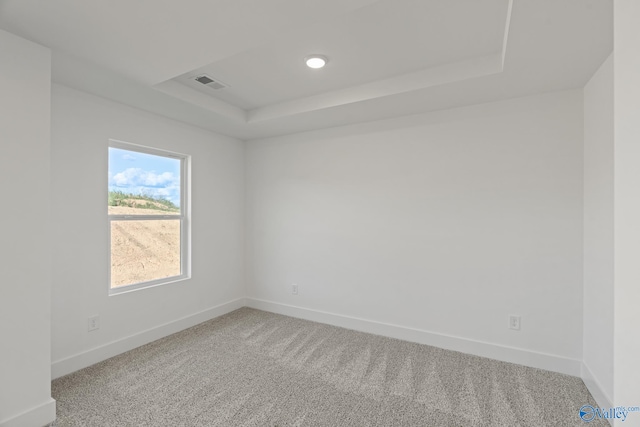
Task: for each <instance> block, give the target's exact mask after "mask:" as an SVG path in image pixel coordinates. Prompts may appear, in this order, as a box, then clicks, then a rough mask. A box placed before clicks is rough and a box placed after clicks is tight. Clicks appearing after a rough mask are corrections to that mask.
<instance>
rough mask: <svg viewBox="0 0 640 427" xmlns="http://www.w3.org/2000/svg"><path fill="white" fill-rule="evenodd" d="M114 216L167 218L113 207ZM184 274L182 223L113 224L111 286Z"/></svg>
mask: <svg viewBox="0 0 640 427" xmlns="http://www.w3.org/2000/svg"><path fill="white" fill-rule="evenodd" d="M109 214H110V215H154V214H157V215H167V212H166V211H160V210H152V209H139V208H130V207H123V206H109ZM178 275H180V220H178V219H169V220H148V221H144V220H140V221H111V287H117V286H123V285H131V284H134V283H140V282H147V281H150V280H155V279H162V278H165V277H172V276H178Z"/></svg>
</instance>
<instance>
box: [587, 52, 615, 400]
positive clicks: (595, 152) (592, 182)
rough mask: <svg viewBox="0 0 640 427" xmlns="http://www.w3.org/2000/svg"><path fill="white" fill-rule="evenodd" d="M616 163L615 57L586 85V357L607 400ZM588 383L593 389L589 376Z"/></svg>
mask: <svg viewBox="0 0 640 427" xmlns="http://www.w3.org/2000/svg"><path fill="white" fill-rule="evenodd" d="M613 166H614V165H613V55H612V56H610V57H609V58H608V59H607V60H606V61H605V62H604V63H603V64H602V66H601V67H600V69H599V70H598V71H597V72H596V74H595V75H594V76H593V77H592V78H591V80H590V81H589V83H588V84H587V85H586V86H585V88H584V325H583V329H584V334H583V361H584V364H585V366H586V367H587V369H588V370H589V371H590V374H591V376H592V377H593V381H595V383H596V386H597V387H598V388H599V389H600V390H601V393H603V394H604V395H605V400H606V402H607V403H608V404H610V403H611V402H612V399H613ZM585 383H587V385H589V386H590V388H592V385H591V384H589V378H587V379H586V380H585ZM592 394H594V396H595V395H596V394H598V391H597V390H592ZM599 403H601V402H599ZM601 405H603V406H605V403H601Z"/></svg>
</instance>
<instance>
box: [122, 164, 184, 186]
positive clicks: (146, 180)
mask: <svg viewBox="0 0 640 427" xmlns="http://www.w3.org/2000/svg"><path fill="white" fill-rule="evenodd" d="M111 184H113V185H115V186H117V187H131V186H143V187H166V186H170V185H178V186H179V185H180V178H179V177H177V176H175V175H174V174H173V172H163V173H161V174H157V173H155V172H154V171H145V170H142V169H140V168H128V169H125V170H123V171H122V172H118V173H117V174H115V175H113V177H112V178H111Z"/></svg>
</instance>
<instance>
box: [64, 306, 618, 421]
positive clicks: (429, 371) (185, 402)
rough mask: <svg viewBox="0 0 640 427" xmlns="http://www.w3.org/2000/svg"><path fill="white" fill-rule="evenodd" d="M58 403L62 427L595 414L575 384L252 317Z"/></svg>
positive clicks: (83, 385) (128, 359)
mask: <svg viewBox="0 0 640 427" xmlns="http://www.w3.org/2000/svg"><path fill="white" fill-rule="evenodd" d="M52 394H53V397H54V398H55V399H56V400H57V404H58V419H57V420H56V423H55V424H54V425H55V426H56V427H65V426H83V427H91V426H118V427H121V426H271V427H273V426H280V427H284V426H386V427H389V426H465V427H472V426H508V427H515V426H537V427H539V426H585V425H586V423H584V422H583V421H582V420H581V419H580V418H579V415H578V410H579V408H580V407H581V406H582V405H584V404H592V405H595V402H594V400H593V398H592V397H591V395H590V394H589V392H588V391H587V389H586V387H585V385H584V383H583V382H582V381H581V380H580V379H579V378H575V377H571V376H567V375H561V374H557V373H552V372H547V371H543V370H539V369H533V368H527V367H523V366H519V365H514V364H510V363H504V362H498V361H495V360H490V359H485V358H481V357H476V356H471V355H467V354H463V353H458V352H453V351H447V350H442V349H439V348H435V347H430V346H426V345H419V344H414V343H410V342H404V341H399V340H394V339H390V338H384V337H380V336H376V335H370V334H365V333H361V332H355V331H351V330H347V329H342V328H337V327H333V326H328V325H323V324H319V323H314V322H309V321H305V320H300V319H294V318H290V317H286V316H281V315H277V314H272V313H267V312H263V311H259V310H253V309H249V308H242V309H240V310H237V311H234V312H232V313H230V314H228V315H225V316H222V317H220V318H217V319H214V320H211V321H209V322H205V323H202V324H200V325H197V326H195V327H193V328H190V329H188V330H185V331H183V332H180V333H178V334H174V335H171V336H169V337H166V338H163V339H161V340H158V341H155V342H153V343H150V344H148V345H145V346H143V347H140V348H137V349H135V350H132V351H130V352H127V353H124V354H122V355H119V356H116V357H114V358H111V359H109V360H106V361H104V362H101V363H99V364H97V365H94V366H91V367H89V368H86V369H83V370H81V371H78V372H75V373H73V374H71V375H68V376H66V377H63V378H60V379H57V380H55V381H53V383H52ZM606 425H607V424H605V423H604V422H602V421H594V422H591V423H589V426H590V427H591V426H598V427H601V426H606Z"/></svg>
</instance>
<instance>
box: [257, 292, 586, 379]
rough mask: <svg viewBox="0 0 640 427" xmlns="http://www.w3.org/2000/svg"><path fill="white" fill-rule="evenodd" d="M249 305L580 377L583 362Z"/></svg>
mask: <svg viewBox="0 0 640 427" xmlns="http://www.w3.org/2000/svg"><path fill="white" fill-rule="evenodd" d="M246 304H247V306H248V307H251V308H256V309H259V310H264V311H269V312H272V313H277V314H283V315H286V316H291V317H297V318H300V319H305V320H311V321H314V322H320V323H326V324H329V325H334V326H340V327H342V328H347V329H353V330H356V331H361V332H368V333H371V334H376V335H382V336H385V337H390V338H396V339H401V340H405V341H411V342H416V343H419V344H426V345H431V346H434V347H439V348H443V349H447V350H454V351H460V352H463V353H468V354H474V355H476V356H481V357H487V358H490V359H495V360H500V361H503V362H510V363H516V364H519V365H524V366H529V367H532V368H538V369H544V370H547V371H552V372H559V373H561V374H567V375H572V376H574V377H580V367H581V363H582V362H581V361H580V360H577V359H570V358H566V357H562V356H557V355H553V354H546V353H540V352H535V351H531V350H524V349H520V348H514V347H507V346H503V345H498V344H491V343H487V342H482V341H475V340H470V339H467V338H460V337H455V336H451V335H444V334H439V333H435V332H429V331H424V330H421V329H414V328H407V327H404V326H398V325H392V324H388V323H381V322H376V321H373V320H367V319H360V318H356V317H350V316H344V315H341V314H335V313H328V312H324V311H318V310H312V309H308V308H302V307H296V306H292V305H287V304H281V303H277V302H272V301H265V300H260V299H255V298H247V299H246Z"/></svg>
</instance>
